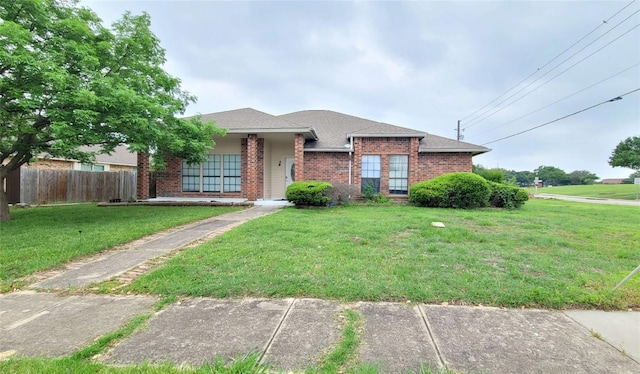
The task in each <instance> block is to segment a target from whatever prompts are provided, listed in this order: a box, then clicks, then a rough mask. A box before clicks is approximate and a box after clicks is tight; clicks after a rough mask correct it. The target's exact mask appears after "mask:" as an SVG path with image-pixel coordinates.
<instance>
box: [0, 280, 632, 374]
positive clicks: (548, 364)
mask: <svg viewBox="0 0 640 374" xmlns="http://www.w3.org/2000/svg"><path fill="white" fill-rule="evenodd" d="M156 301H157V300H156V299H155V298H153V297H143V296H106V295H87V296H56V295H53V294H49V293H36V292H32V291H23V292H16V293H11V294H6V295H2V296H0V316H1V319H0V336H1V337H2V338H1V339H0V357H2V356H5V357H10V356H30V357H35V356H45V357H58V356H65V355H70V354H72V353H73V352H75V351H76V350H78V349H80V348H82V347H84V346H87V345H88V344H91V343H92V342H93V341H94V340H95V339H96V338H98V337H99V336H101V335H103V334H105V333H107V332H109V331H113V330H115V329H117V328H119V327H120V326H122V325H123V324H124V323H125V322H126V321H127V320H129V319H131V318H132V317H133V316H135V315H137V314H140V313H143V312H147V313H149V312H153V305H154V303H155V302H156ZM346 309H351V310H354V311H356V312H358V313H359V314H360V315H361V317H362V320H363V322H364V324H363V326H364V327H363V329H362V331H361V344H360V347H359V349H358V355H359V358H360V360H361V362H363V363H369V364H373V365H378V367H379V369H380V370H381V372H384V373H403V372H407V371H418V370H419V369H420V365H425V366H430V367H431V368H434V369H435V368H442V367H446V368H449V369H451V370H455V371H467V372H486V373H516V372H517V373H541V372H544V373H638V372H640V364H638V362H636V361H634V360H633V359H632V358H631V357H630V355H631V353H632V352H630V351H628V350H627V354H628V355H625V354H623V353H622V352H620V351H618V350H616V349H615V348H614V347H613V346H611V345H610V344H608V343H607V342H605V341H603V340H601V339H599V338H597V337H596V336H594V334H593V333H592V332H591V331H589V329H587V328H585V327H583V326H581V325H580V324H578V323H576V322H575V321H573V320H572V319H571V318H569V317H567V316H566V315H565V313H563V312H557V311H544V310H518V309H499V308H487V307H464V306H440V305H424V304H420V305H406V304H397V303H369V302H362V303H351V304H345V303H337V302H332V301H324V300H316V299H280V300H271V299H243V300H216V299H207V298H200V299H187V300H184V301H182V302H178V303H174V304H172V305H169V306H167V307H166V308H165V309H164V310H163V311H161V312H159V313H156V314H155V315H154V316H153V317H152V318H151V319H150V320H149V321H148V322H147V325H146V326H145V327H144V328H142V329H138V331H137V332H135V333H134V334H133V335H132V336H130V337H129V338H127V339H125V340H124V341H121V342H119V343H118V344H117V345H116V346H115V347H114V348H113V349H111V350H110V351H109V352H107V353H106V354H105V355H101V358H100V359H101V360H102V361H104V362H105V363H107V364H113V365H123V364H125V365H126V364H137V363H142V362H152V363H153V362H156V363H159V362H167V361H169V362H173V363H175V364H190V365H199V364H202V363H205V362H212V361H213V360H214V359H215V357H222V358H225V359H228V358H235V357H238V356H240V355H244V354H247V353H252V352H258V353H259V354H260V355H261V362H263V363H265V364H268V365H270V366H272V367H273V368H275V369H278V370H285V371H290V370H293V371H301V370H304V369H305V368H308V367H311V366H314V365H316V364H317V359H318V358H320V357H322V356H323V355H324V354H326V353H327V352H329V351H330V350H331V348H332V347H334V346H335V345H336V343H337V342H338V340H339V338H340V336H341V331H342V329H343V327H344V321H343V318H341V313H343V312H344V310H346ZM629 313H631V312H629ZM630 315H631V314H630ZM635 315H636V316H637V314H635ZM636 327H637V326H636ZM627 328H633V326H627ZM639 353H640V352H635V354H639ZM636 359H637V356H636Z"/></svg>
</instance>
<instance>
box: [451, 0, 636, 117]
mask: <svg viewBox="0 0 640 374" xmlns="http://www.w3.org/2000/svg"><path fill="white" fill-rule="evenodd" d="M635 1H636V0H632V1H631V2H629V3H628V4H627V5H625V6H624V7H623V8H622V9H620V10H619V11H617V12H616V13H615V14H613V15H612V16H610V17H609V18H608V19H606V20H604V21H602V23H601V24H599V25H598V26H597V27H596V28H594V29H593V30H591V31H590V32H588V33H587V34H586V35H584V36H583V37H582V38H580V39H579V40H578V41H577V42H575V43H573V44H572V45H571V46H569V47H568V48H566V49H565V50H564V51H562V52H561V53H560V54H558V55H557V56H556V57H554V58H552V59H551V60H550V61H549V62H547V63H546V64H544V65H543V66H542V67H541V68H538V69H537V70H536V71H534V72H533V73H531V74H529V75H528V76H527V77H526V78H524V79H523V80H522V81H520V82H518V83H517V84H516V85H515V86H513V87H511V88H510V89H508V90H507V91H505V92H503V93H502V94H500V96H498V97H496V98H495V99H493V100H491V101H490V102H489V103H487V104H485V105H484V106H482V107H480V108H478V109H477V110H476V111H475V112H473V113H471V114H469V115H467V116H466V117H464V118H462V119H461V121H464V120H466V119H467V118H469V117H471V116H473V115H474V114H476V113H478V112H479V111H481V110H482V109H484V108H486V107H488V106H489V105H491V104H493V103H494V102H495V101H497V100H498V99H500V98H501V97H502V96H504V95H506V94H507V93H509V92H510V91H512V90H513V89H514V88H516V87H518V86H519V85H521V84H522V83H524V82H526V81H527V79H529V78H531V77H532V76H533V75H535V74H536V73H538V72H539V71H540V70H542V69H544V68H545V67H546V66H547V65H549V64H550V63H552V62H553V61H555V60H556V59H557V58H558V57H560V56H562V55H563V54H565V53H566V52H567V51H568V50H570V49H571V48H573V47H574V46H575V45H576V44H578V43H580V42H581V41H582V40H584V39H585V38H587V37H588V36H589V35H591V34H593V33H594V32H595V31H596V30H598V29H599V28H600V27H602V26H603V25H605V24H607V23H608V21H610V20H611V19H612V18H614V17H615V16H617V15H618V14H620V13H621V12H622V11H624V10H625V9H627V8H628V7H629V6H630V5H631V4H633V3H634V2H635Z"/></svg>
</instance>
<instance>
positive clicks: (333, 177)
mask: <svg viewBox="0 0 640 374" xmlns="http://www.w3.org/2000/svg"><path fill="white" fill-rule="evenodd" d="M202 119H203V120H205V121H208V120H213V121H215V123H216V125H217V126H218V127H222V128H226V129H227V135H226V136H224V137H216V138H214V140H215V142H216V145H215V147H214V149H212V150H211V151H210V152H209V154H208V155H207V160H206V161H205V162H203V163H201V164H197V165H189V164H187V163H186V162H183V161H182V160H180V159H177V158H169V159H167V160H166V161H167V167H166V169H165V170H163V171H162V172H158V173H157V176H156V194H157V196H158V197H212V198H214V197H230V198H245V199H247V200H249V201H255V200H259V199H266V200H268V199H274V200H275V199H284V198H285V191H286V188H287V186H288V185H289V184H291V183H293V182H294V181H299V180H323V181H329V182H331V183H333V184H342V185H352V186H353V187H355V188H357V190H361V188H362V186H363V185H365V184H367V183H372V184H373V185H374V186H375V188H376V190H377V191H379V192H380V193H382V194H384V195H387V196H389V197H397V198H404V199H406V198H407V194H408V189H409V186H411V185H412V184H414V183H416V182H419V181H422V180H427V179H431V178H433V177H435V176H438V175H441V174H445V173H450V172H458V171H466V172H471V167H472V157H473V156H475V155H478V154H481V153H485V152H488V151H489V150H490V149H489V148H485V147H482V146H478V145H474V144H470V143H465V142H460V141H456V140H452V139H447V138H443V137H440V136H436V135H431V134H428V133H425V132H422V131H417V130H412V129H408V128H404V127H399V126H394V125H390V124H386V123H382V122H376V121H371V120H367V119H363V118H358V117H354V116H350V115H347V114H342V113H336V112H332V111H328V110H306V111H301V112H295V113H290V114H285V115H280V116H274V115H271V114H267V113H264V112H260V111H257V110H254V109H250V108H245V109H238V110H231V111H226V112H219V113H211V114H206V115H203V116H202ZM148 170H149V157H148V156H147V155H143V154H139V155H138V198H140V199H145V198H147V197H148V196H149V195H148V191H149V189H148V186H149V179H148V175H149V173H148Z"/></svg>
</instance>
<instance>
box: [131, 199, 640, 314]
mask: <svg viewBox="0 0 640 374" xmlns="http://www.w3.org/2000/svg"><path fill="white" fill-rule="evenodd" d="M639 218H640V212H639V210H638V208H637V207H627V206H613V205H596V204H584V203H571V202H566V201H557V200H532V201H529V202H528V203H527V204H526V205H525V206H524V207H523V208H522V209H519V210H512V211H505V210H496V209H484V210H473V211H464V210H447V209H427V208H417V207H412V206H383V207H347V208H335V209H327V210H300V209H294V208H290V209H285V210H284V211H281V212H278V213H276V214H273V215H269V216H267V217H263V218H261V219H257V220H253V221H250V222H248V223H246V224H244V225H242V226H240V227H238V228H236V229H234V230H232V231H230V232H228V233H226V234H225V235H222V236H220V237H217V238H215V239H213V240H212V241H210V242H208V243H205V244H203V245H201V246H199V247H197V248H194V249H191V250H189V251H187V252H184V253H182V254H180V255H178V256H177V257H175V258H173V259H171V260H169V261H168V262H167V263H165V264H164V265H163V266H162V267H160V268H159V269H157V270H156V271H154V272H152V273H150V274H146V275H143V276H141V277H140V278H138V279H136V280H134V282H133V283H132V284H131V285H130V286H128V290H133V291H135V292H141V293H153V294H160V295H164V296H168V295H179V296H194V297H195V296H210V297H217V298H224V297H243V296H256V297H316V298H322V299H334V300H342V301H357V300H370V301H403V300H411V301H413V302H427V303H440V302H444V301H446V302H449V303H454V304H455V303H471V304H484V305H496V306H507V307H520V306H525V307H545V308H567V307H597V308H601V309H624V308H628V307H636V308H637V307H639V306H640V277H634V278H633V279H631V280H630V281H629V282H628V283H627V284H625V286H624V287H623V288H621V289H619V290H618V291H616V292H611V289H612V288H613V287H614V286H615V284H616V283H617V282H618V281H620V280H621V279H622V278H623V277H624V276H625V275H627V274H628V273H629V272H630V271H631V270H633V269H634V268H635V267H636V266H637V265H638V263H640V251H638V250H637V243H638V242H640V230H638V222H639ZM433 221H441V222H444V223H445V225H446V226H447V227H446V228H444V229H438V228H434V227H431V225H430V223H431V222H433Z"/></svg>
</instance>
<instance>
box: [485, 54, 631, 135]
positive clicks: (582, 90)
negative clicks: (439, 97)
mask: <svg viewBox="0 0 640 374" xmlns="http://www.w3.org/2000/svg"><path fill="white" fill-rule="evenodd" d="M639 65H640V62H638V63H636V64H635V65H632V66H630V67H628V68H626V69H624V70H621V71H619V72H617V73H615V74H613V75H610V76H609V77H607V78H605V79H602V80H600V81H598V82H596V83H594V84H592V85H590V86H588V87H585V88H583V89H581V90H579V91H576V92H574V93H572V94H571V95H568V96H565V97H563V98H562V99H558V100H556V101H554V102H552V103H550V104H547V105H545V106H543V107H541V108H538V109H536V110H534V111H532V112H529V113H527V114H525V115H522V116H520V117H518V118H516V119H512V120H511V121H508V122H505V123H503V124H501V125H498V126H495V127H492V128H490V129H489V130H487V131H485V132H481V133H480V134H477V135H474V136H473V137H478V136H480V135H484V134H486V133H488V132H490V131H492V130H495V129H498V128H500V127H503V126H506V125H508V124H510V123H513V122H515V121H518V120H521V119H523V118H525V117H528V116H530V115H532V114H534V113H538V112H539V111H541V110H543V109H546V108H548V107H550V106H552V105H555V104H557V103H559V102H561V101H564V100H566V99H568V98H570V97H573V96H575V95H577V94H579V93H581V92H584V91H586V90H588V89H590V88H593V87H595V86H597V85H599V84H600V83H603V82H606V81H608V80H609V79H613V78H615V77H617V76H618V75H620V74H624V73H626V72H627V71H629V70H631V69H633V68H635V67H636V66H639Z"/></svg>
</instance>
